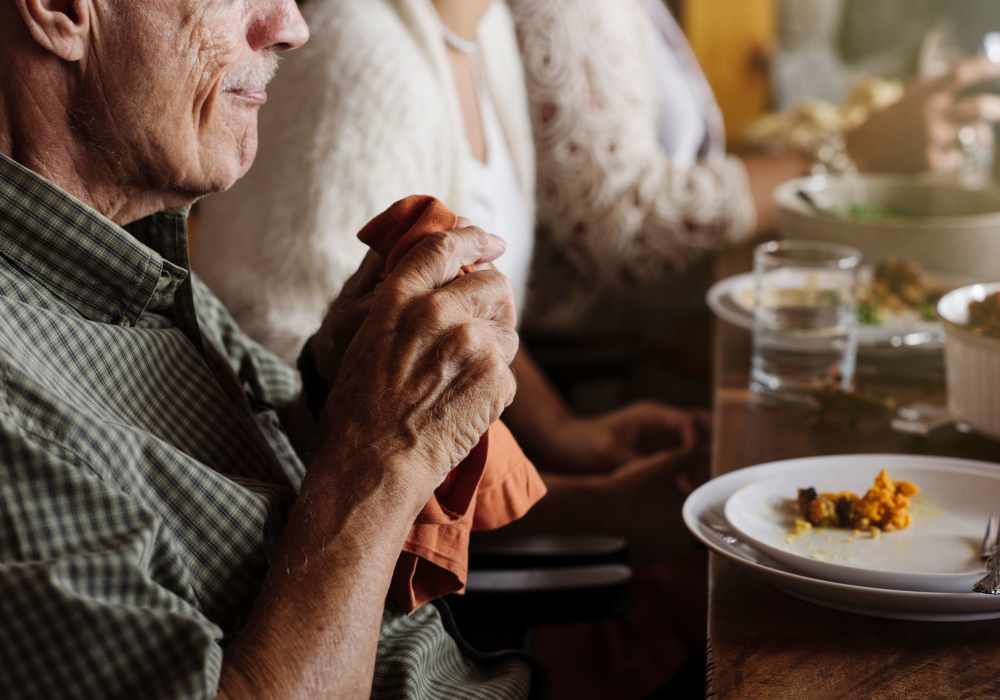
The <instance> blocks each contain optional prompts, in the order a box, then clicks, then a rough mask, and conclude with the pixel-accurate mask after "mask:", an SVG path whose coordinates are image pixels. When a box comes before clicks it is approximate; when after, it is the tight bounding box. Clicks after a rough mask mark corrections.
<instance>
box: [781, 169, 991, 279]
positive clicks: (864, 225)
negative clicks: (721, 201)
mask: <svg viewBox="0 0 1000 700" xmlns="http://www.w3.org/2000/svg"><path fill="white" fill-rule="evenodd" d="M800 192H805V193H806V195H807V196H806V197H803V196H802V195H801V194H800ZM775 200H776V202H777V205H778V226H779V228H780V230H781V233H782V234H783V235H784V236H786V237H788V238H803V239H809V240H822V241H830V242H833V243H841V244H846V245H850V246H853V247H855V248H858V249H860V250H861V251H862V252H863V253H864V255H865V258H866V259H867V260H868V261H870V262H875V261H877V260H880V259H882V258H886V257H893V256H894V257H904V258H909V259H911V260H914V261H916V262H918V263H920V264H921V265H923V266H924V267H926V268H927V269H931V270H934V271H936V272H945V273H955V274H962V275H968V276H970V277H973V278H978V279H996V278H997V277H998V272H1000V265H998V263H997V261H998V260H1000V189H996V188H983V189H969V188H965V187H961V186H959V185H957V184H955V183H953V182H948V181H944V180H942V179H940V178H926V177H924V178H920V177H905V176H869V175H848V176H836V177H834V176H815V177H807V178H800V179H797V180H791V181H789V182H786V183H784V184H782V185H781V186H779V187H778V188H777V189H776V190H775ZM807 200H809V201H807ZM810 201H811V202H812V204H815V205H816V206H815V207H814V206H812V204H810Z"/></svg>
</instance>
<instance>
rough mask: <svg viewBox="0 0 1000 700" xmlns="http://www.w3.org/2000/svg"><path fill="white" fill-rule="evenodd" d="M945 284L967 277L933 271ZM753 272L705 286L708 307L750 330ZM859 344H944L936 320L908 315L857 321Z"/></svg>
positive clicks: (956, 284)
mask: <svg viewBox="0 0 1000 700" xmlns="http://www.w3.org/2000/svg"><path fill="white" fill-rule="evenodd" d="M933 277H934V279H935V280H937V281H939V282H940V283H941V285H942V286H944V287H946V288H950V287H952V286H954V287H960V286H963V285H964V284H967V283H968V280H967V279H964V278H963V279H961V280H960V279H958V278H957V277H954V276H947V277H945V276H942V275H933ZM753 296H754V276H753V273H746V274H742V275H734V276H732V277H727V278H726V279H724V280H720V281H718V282H716V283H715V284H714V285H712V288H711V289H709V290H708V295H707V297H706V300H707V302H708V306H709V308H711V309H712V311H713V312H714V313H715V315H716V316H718V317H719V318H721V319H722V320H723V321H728V322H729V323H732V324H733V325H735V326H738V327H740V328H745V329H746V330H751V331H752V330H753V303H754V301H753ZM857 336H858V345H860V346H862V347H892V348H901V347H920V348H924V349H934V348H941V347H943V346H944V329H943V328H942V327H941V324H940V323H939V322H937V321H921V320H919V319H913V318H909V317H899V318H894V319H887V320H885V321H883V322H882V323H879V324H877V325H866V324H860V323H859V324H858V326H857Z"/></svg>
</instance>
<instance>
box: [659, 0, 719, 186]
mask: <svg viewBox="0 0 1000 700" xmlns="http://www.w3.org/2000/svg"><path fill="white" fill-rule="evenodd" d="M653 1H655V2H657V3H659V2H660V0H653ZM656 9H657V10H659V11H664V8H662V7H659V8H656ZM647 12H649V14H650V15H651V17H650V18H651V20H653V21H654V23H655V21H656V20H655V18H654V16H653V15H654V11H653V10H652V9H650V8H649V7H648V5H647ZM654 34H655V37H654V40H653V41H652V42H650V49H649V50H650V53H651V54H652V55H651V56H650V59H651V61H652V65H653V66H654V67H655V73H656V87H657V90H658V91H659V95H658V97H659V98H660V123H659V137H660V138H659V141H660V145H661V146H662V147H663V149H664V150H665V151H666V152H667V154H668V155H669V156H670V158H671V160H672V161H674V162H675V163H677V164H678V165H682V166H691V165H694V164H695V162H697V160H698V156H699V152H700V151H701V147H702V144H704V143H705V138H706V136H707V126H706V124H705V115H704V114H703V113H702V111H701V107H700V99H699V95H698V92H697V91H696V89H695V86H693V85H692V84H691V81H690V79H689V77H688V74H687V72H686V71H685V70H684V67H683V66H682V65H681V63H680V61H678V59H677V56H676V55H675V54H674V50H673V49H672V48H671V47H670V45H669V44H668V43H667V40H666V38H665V37H664V36H663V35H662V34H661V33H660V32H659V31H657V32H655V33H654Z"/></svg>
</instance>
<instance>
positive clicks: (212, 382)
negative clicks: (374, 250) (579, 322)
mask: <svg viewBox="0 0 1000 700" xmlns="http://www.w3.org/2000/svg"><path fill="white" fill-rule="evenodd" d="M307 37H308V30H307V28H306V26H305V24H304V22H303V20H302V18H301V16H300V15H299V13H298V10H297V8H296V5H295V2H294V1H293V0H11V1H10V2H4V3H2V4H0V98H2V99H0V639H2V640H3V641H2V642H0V696H2V697H5V698H12V697H38V698H53V697H61V696H69V697H209V696H218V697H232V698H250V697H261V698H264V697H266V698H286V697H303V698H304V697H356V696H362V695H367V694H369V693H370V692H373V690H374V693H375V694H376V695H379V696H415V695H420V696H422V697H437V696H447V697H459V696H460V697H490V698H496V697H522V696H524V695H526V694H527V692H528V689H529V686H530V683H531V678H530V674H529V671H528V669H527V667H526V666H525V665H524V664H523V663H522V662H520V661H518V660H516V659H512V658H506V659H501V660H495V661H491V662H485V661H476V660H473V659H471V658H468V657H467V656H464V655H463V654H462V653H461V652H460V651H459V648H458V646H457V645H456V643H455V642H454V641H453V640H452V638H451V637H450V636H448V635H447V634H446V632H445V631H444V628H443V625H442V621H441V618H440V616H439V614H438V612H437V610H436V609H435V608H434V607H433V606H426V607H424V608H422V609H420V610H418V611H417V612H416V613H415V614H414V615H412V616H410V617H395V616H393V615H392V614H389V613H383V607H384V601H385V598H386V592H387V590H388V587H389V583H390V578H391V575H392V571H393V567H394V564H395V562H396V560H397V557H398V555H399V552H400V550H401V548H402V546H403V542H404V539H405V537H406V534H407V532H408V530H409V528H410V527H411V525H412V523H413V521H414V518H415V516H416V514H417V513H418V512H419V510H420V509H421V507H422V506H423V505H424V504H425V503H426V502H427V501H428V500H429V498H430V497H431V496H432V493H433V492H434V490H435V488H436V487H437V486H438V485H439V484H440V483H441V481H442V479H443V478H444V476H445V474H446V473H447V472H448V470H450V468H451V467H453V466H454V465H455V464H457V463H458V462H459V461H460V460H461V459H462V458H463V457H464V456H465V455H467V454H468V453H469V451H470V450H471V448H472V447H473V445H474V444H475V443H476V441H477V440H478V437H479V436H480V435H481V434H482V433H483V432H484V431H485V429H486V428H487V426H488V425H489V424H491V423H492V422H493V421H494V420H496V419H497V418H498V416H499V414H500V413H501V411H502V410H503V409H504V408H505V406H507V405H508V404H509V402H510V401H511V399H512V397H513V393H514V384H513V380H512V377H511V374H510V370H509V363H510V361H511V359H512V358H513V356H514V353H515V352H516V349H517V336H516V334H515V332H514V330H513V323H514V319H513V317H514V314H513V308H512V300H511V294H510V291H509V285H508V284H507V283H506V281H505V280H504V279H503V278H502V277H501V276H500V275H499V273H496V272H494V271H492V269H490V268H489V266H485V265H484V266H482V267H480V268H477V269H480V271H478V272H474V273H473V274H469V275H466V276H465V277H462V278H461V279H460V280H459V281H458V282H454V283H449V280H452V279H453V278H454V277H455V276H456V274H457V272H458V270H459V269H460V268H461V267H463V266H469V265H476V264H477V263H484V262H489V261H491V260H493V259H495V258H496V257H497V256H498V255H499V254H500V253H502V250H503V244H502V243H501V242H500V241H499V239H497V238H494V237H492V236H490V235H487V234H485V233H483V232H481V231H479V230H476V229H472V228H466V229H462V230H457V231H451V232H443V233H440V234H438V235H436V236H432V237H430V238H428V239H427V240H426V241H424V242H423V243H421V244H420V245H419V246H418V247H417V248H415V249H414V251H413V252H411V254H410V255H409V257H407V258H406V259H405V260H404V262H403V263H401V264H400V265H399V267H398V268H397V271H396V272H394V274H392V275H391V276H389V277H388V278H387V279H385V280H384V281H383V282H382V283H381V284H380V285H379V287H378V289H377V291H375V292H374V293H372V294H369V291H370V290H371V289H372V287H373V286H374V283H373V279H374V276H373V272H374V270H375V268H376V264H377V261H375V260H374V259H370V260H369V261H368V262H367V264H366V265H365V266H363V267H362V270H361V271H360V272H359V273H358V275H356V276H355V278H354V279H353V280H352V281H351V283H350V284H349V285H348V289H347V291H346V292H345V294H344V296H343V297H342V299H341V300H340V301H338V302H337V303H335V304H334V307H333V308H332V309H331V311H330V314H329V316H328V318H327V321H326V322H325V323H324V327H323V328H322V329H321V330H320V332H319V333H318V334H317V336H316V337H315V338H314V341H315V342H314V343H312V344H311V348H312V351H311V352H313V353H314V355H312V357H311V358H310V360H311V361H312V362H313V363H314V365H315V367H316V374H317V375H318V379H319V380H326V385H327V386H330V389H329V394H328V398H327V401H326V409H325V410H323V411H321V412H320V413H321V415H320V416H318V417H316V418H314V417H313V412H312V411H310V410H309V406H307V405H305V403H304V402H303V401H300V400H299V398H298V397H297V377H296V376H295V375H294V374H292V373H291V372H290V371H288V370H287V369H286V368H285V367H284V366H283V365H282V364H281V363H279V362H278V361H277V360H276V359H274V358H273V357H272V356H271V355H269V354H268V353H266V352H264V351H263V350H262V349H260V348H259V347H258V346H256V345H254V344H253V343H251V342H249V341H248V340H247V339H246V337H245V336H243V335H242V334H241V333H240V331H239V329H238V328H237V327H236V325H235V324H234V323H233V322H232V321H231V319H230V317H229V316H228V315H227V313H226V311H225V310H224V309H223V308H222V306H221V305H220V304H219V303H217V302H216V300H215V299H214V297H213V296H212V295H211V293H210V292H209V291H208V290H207V289H206V288H205V287H204V286H203V285H202V284H201V283H200V282H199V281H198V280H197V279H194V278H192V277H191V275H190V274H189V272H188V270H187V257H186V249H187V240H186V229H185V212H184V210H183V209H178V208H180V207H183V206H185V205H187V204H188V203H190V202H192V201H193V200H195V199H196V198H198V197H199V196H202V195H204V194H207V193H210V192H214V191H217V190H221V189H225V188H227V187H229V186H230V185H232V184H233V182H234V181H235V180H236V179H237V178H239V177H240V176H241V175H242V174H243V173H244V172H245V171H246V169H247V168H248V167H249V166H250V164H251V162H252V161H253V158H254V155H255V148H256V138H257V137H256V125H257V112H258V109H259V107H260V106H261V105H262V104H263V103H264V102H265V101H266V98H267V92H266V86H267V83H268V80H269V79H270V78H271V77H272V75H273V74H274V70H275V68H276V64H277V55H278V54H279V52H281V51H284V50H287V49H292V48H295V47H298V46H300V45H302V44H303V43H304V42H305V41H306V39H307ZM204 235H211V232H209V231H206V232H204ZM362 297H363V298H362ZM358 308H363V309H365V310H366V312H367V316H366V317H365V320H364V321H363V323H362V325H361V326H360V329H359V330H357V332H356V333H355V332H354V327H351V328H350V329H349V331H345V328H348V326H345V325H343V324H345V323H346V324H350V323H352V322H353V321H352V319H354V318H357V314H356V312H357V309H358ZM344 338H348V339H350V342H349V344H348V343H346V342H345V341H344ZM387 338H391V342H386V339H387ZM318 383H319V384H321V385H322V384H323V382H322V381H319V382H318ZM345 406H349V407H350V410H340V409H341V407H345ZM279 416H280V419H279ZM290 436H291V437H290ZM300 455H306V456H307V458H305V459H304V460H302V459H301V458H300ZM303 461H304V462H305V464H303ZM296 494H297V496H296Z"/></svg>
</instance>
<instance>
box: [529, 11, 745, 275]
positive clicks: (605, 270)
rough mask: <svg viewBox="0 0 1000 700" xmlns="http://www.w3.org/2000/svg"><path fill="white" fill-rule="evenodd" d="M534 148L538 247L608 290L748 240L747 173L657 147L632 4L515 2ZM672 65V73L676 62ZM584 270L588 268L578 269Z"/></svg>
mask: <svg viewBox="0 0 1000 700" xmlns="http://www.w3.org/2000/svg"><path fill="white" fill-rule="evenodd" d="M511 5H512V7H513V9H514V14H515V18H516V20H517V24H518V33H519V36H520V39H521V44H522V51H523V54H524V63H525V70H526V75H527V81H528V92H529V96H530V100H531V109H532V121H533V123H534V128H535V136H536V143H537V144H538V163H539V188H538V191H539V218H540V222H541V223H542V225H543V235H544V237H546V238H549V239H550V240H549V241H547V242H545V241H541V243H543V244H546V245H550V246H552V247H555V248H558V249H559V250H566V251H570V250H571V251H572V252H571V253H570V252H567V253H566V255H568V256H571V257H573V258H575V259H577V260H579V261H580V265H581V268H582V269H592V270H595V271H600V272H601V274H604V275H608V276H609V277H611V280H612V281H615V282H631V281H633V280H635V279H637V278H638V279H640V280H644V281H655V279H656V277H657V276H663V275H672V274H674V273H675V272H676V271H677V270H679V269H683V268H685V267H687V266H688V265H689V264H690V263H691V262H692V260H694V259H695V258H697V257H698V256H699V255H701V254H703V253H705V252H706V251H711V250H714V249H718V248H719V247H721V246H722V245H724V244H726V243H728V242H732V241H735V240H738V239H741V238H743V237H745V236H747V235H748V234H749V233H751V232H752V230H753V228H754V226H755V212H754V208H753V201H752V197H751V194H750V188H749V183H748V179H747V174H746V170H745V168H744V167H743V165H742V164H741V163H740V162H739V161H738V160H736V159H734V158H730V157H726V156H724V155H716V156H712V157H709V158H706V159H703V160H701V161H699V162H697V163H694V164H692V165H682V164H679V163H677V162H674V161H672V160H671V158H670V155H669V154H668V153H667V152H665V151H664V149H663V148H662V146H661V145H660V142H659V134H658V128H659V119H658V116H659V104H660V100H661V96H660V95H659V93H658V91H657V89H656V83H655V80H653V75H654V73H653V70H654V68H655V70H664V69H665V67H663V66H656V67H654V66H652V65H651V61H652V59H651V52H650V42H651V41H654V40H658V37H656V35H655V33H654V28H653V26H652V23H651V22H650V20H649V18H648V17H647V16H646V15H645V12H644V9H643V7H642V5H641V3H639V2H637V1H635V0H632V1H629V2H592V3H584V2H577V1H576V0H515V1H513V2H512V3H511ZM674 69H677V68H676V66H675V67H674ZM588 262H589V263H591V264H588Z"/></svg>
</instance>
